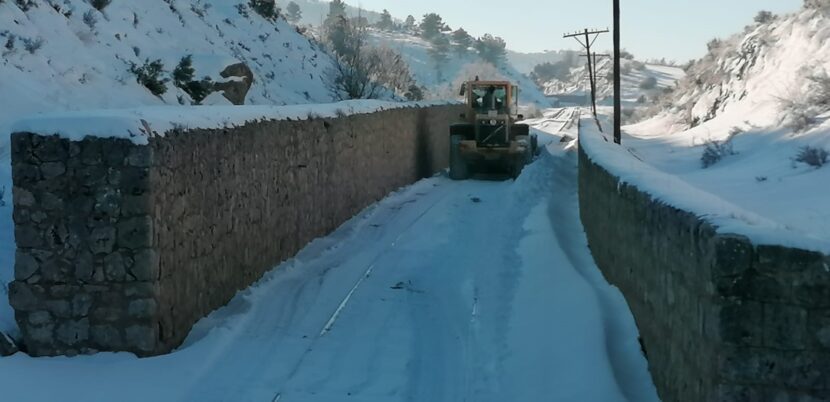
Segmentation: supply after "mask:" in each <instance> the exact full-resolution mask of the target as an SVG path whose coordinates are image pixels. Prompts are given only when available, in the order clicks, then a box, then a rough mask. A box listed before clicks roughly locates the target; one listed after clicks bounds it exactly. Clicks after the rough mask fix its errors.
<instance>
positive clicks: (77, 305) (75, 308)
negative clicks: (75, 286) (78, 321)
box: [72, 293, 92, 317]
mask: <svg viewBox="0 0 830 402" xmlns="http://www.w3.org/2000/svg"><path fill="white" fill-rule="evenodd" d="M90 308H92V296H90V295H89V294H86V293H78V294H76V295H75V296H74V297H72V315H74V316H75V317H86V316H87V315H89V309H90Z"/></svg>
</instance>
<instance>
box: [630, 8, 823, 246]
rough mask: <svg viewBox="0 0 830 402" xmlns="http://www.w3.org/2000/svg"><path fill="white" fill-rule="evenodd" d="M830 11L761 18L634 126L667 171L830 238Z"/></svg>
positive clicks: (637, 139)
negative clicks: (829, 186)
mask: <svg viewBox="0 0 830 402" xmlns="http://www.w3.org/2000/svg"><path fill="white" fill-rule="evenodd" d="M828 38H830V7H827V6H824V8H823V9H822V8H813V7H811V8H805V9H803V10H802V11H800V12H798V13H795V14H792V15H785V16H778V17H772V18H768V19H760V22H756V23H754V24H753V25H750V26H748V27H747V29H746V30H745V31H744V32H742V33H739V34H736V35H734V36H732V37H730V38H727V39H724V40H716V41H712V42H711V43H710V46H709V48H710V53H709V54H708V55H707V56H706V57H704V58H703V59H701V60H698V61H697V62H695V63H694V64H692V65H691V66H690V67H689V68H688V77H687V78H686V79H683V80H681V81H680V82H679V83H678V86H677V89H676V90H675V91H673V92H672V93H670V94H667V95H666V96H665V97H663V98H662V99H661V100H660V101H659V105H658V106H657V107H656V110H655V112H656V113H657V115H656V116H655V117H653V118H651V119H648V120H646V121H643V122H641V123H639V124H635V125H632V126H629V127H626V131H627V133H629V134H630V135H631V137H630V138H628V139H627V141H626V140H624V143H625V144H627V146H628V147H629V148H631V149H632V151H633V152H635V153H636V154H638V155H639V156H640V157H641V158H643V159H644V160H646V161H648V162H649V163H651V164H652V165H654V166H655V167H658V168H659V169H661V170H664V171H666V172H669V173H672V174H675V175H677V176H679V177H680V178H682V179H683V180H686V181H687V182H689V183H690V184H692V185H694V186H697V187H699V188H701V189H704V190H706V191H708V192H711V193H713V194H715V195H717V196H718V197H720V198H722V199H723V200H724V201H726V202H730V203H733V204H735V205H738V206H739V207H741V208H744V209H746V210H748V211H750V212H752V213H755V214H758V215H761V216H764V217H766V218H770V219H772V220H774V221H776V222H778V224H780V225H781V226H782V227H786V228H788V229H789V230H793V231H796V232H798V233H799V234H800V235H804V236H809V237H814V238H819V239H827V238H830V209H828V208H826V207H825V206H826V205H827V204H828V202H830V188H828V186H827V183H830V166H828V165H830V157H829V156H828V154H830V76H828V71H830V43H828Z"/></svg>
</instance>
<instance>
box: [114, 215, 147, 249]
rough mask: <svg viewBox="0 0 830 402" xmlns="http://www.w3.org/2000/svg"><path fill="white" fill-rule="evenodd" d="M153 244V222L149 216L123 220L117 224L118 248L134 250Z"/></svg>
mask: <svg viewBox="0 0 830 402" xmlns="http://www.w3.org/2000/svg"><path fill="white" fill-rule="evenodd" d="M152 243H153V221H152V220H151V219H150V217H149V216H140V217H135V218H129V219H124V220H122V221H121V222H119V223H118V246H119V247H123V248H128V249H131V250H136V249H140V248H146V247H150V246H151V245H152Z"/></svg>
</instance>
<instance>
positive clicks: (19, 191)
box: [12, 187, 36, 208]
mask: <svg viewBox="0 0 830 402" xmlns="http://www.w3.org/2000/svg"><path fill="white" fill-rule="evenodd" d="M12 198H13V199H14V205H15V206H17V207H27V208H28V207H31V206H33V205H35V202H36V201H35V196H34V194H32V193H31V192H30V191H28V190H26V189H23V188H20V187H14V188H12Z"/></svg>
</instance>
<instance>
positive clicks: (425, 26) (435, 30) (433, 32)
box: [421, 13, 445, 40]
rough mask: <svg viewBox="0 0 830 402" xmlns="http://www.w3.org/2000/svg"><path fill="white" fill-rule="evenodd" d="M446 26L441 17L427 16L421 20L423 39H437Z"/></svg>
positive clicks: (432, 14)
mask: <svg viewBox="0 0 830 402" xmlns="http://www.w3.org/2000/svg"><path fill="white" fill-rule="evenodd" d="M444 26H445V25H444V20H442V19H441V16H440V15H438V14H435V13H429V14H426V15H424V19H423V20H421V37H422V38H424V39H427V40H430V39H432V38H435V37H436V36H438V35H440V34H441V31H442V30H443V29H444Z"/></svg>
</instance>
